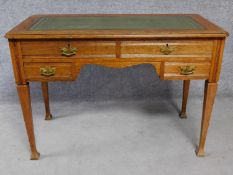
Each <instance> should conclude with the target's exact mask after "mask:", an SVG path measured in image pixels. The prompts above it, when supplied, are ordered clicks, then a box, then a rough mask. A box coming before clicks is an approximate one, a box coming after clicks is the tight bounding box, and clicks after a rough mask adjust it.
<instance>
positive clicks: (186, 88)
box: [180, 80, 190, 118]
mask: <svg viewBox="0 0 233 175" xmlns="http://www.w3.org/2000/svg"><path fill="white" fill-rule="evenodd" d="M189 86H190V80H184V81H183V99H182V107H181V111H180V118H187V114H186V106H187V101H188V95H189Z"/></svg>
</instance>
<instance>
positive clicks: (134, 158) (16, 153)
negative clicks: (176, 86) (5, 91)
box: [0, 98, 233, 175]
mask: <svg viewBox="0 0 233 175" xmlns="http://www.w3.org/2000/svg"><path fill="white" fill-rule="evenodd" d="M180 103H181V102H180V99H173V100H158V99H157V100H156V99H155V100H143V101H123V100H122V101H110V102H76V101H72V102H68V101H67V102H66V101H65V102H64V101H63V102H58V101H56V102H53V103H52V106H51V108H52V111H53V115H54V120H52V121H45V120H43V118H44V110H43V104H42V103H40V102H36V103H33V114H34V123H35V133H36V138H37V146H38V150H39V151H40V153H41V158H40V160H39V161H30V160H29V151H28V142H27V137H26V135H25V129H24V123H23V120H22V115H21V111H20V107H19V105H18V103H17V102H15V103H7V102H5V103H3V102H1V103H0V111H1V113H0V140H1V142H0V174H1V175H8V174H12V175H15V174H17V175H21V174H22V175H37V174H40V175H47V174H48V175H53V174H56V175H60V174H61V175H65V174H76V175H77V174H79V175H144V174H146V175H152V174H153V175H155V174H156V175H162V174H172V175H176V174H177V175H187V174H188V175H193V174H198V175H202V174H203V175H208V174H210V175H228V174H229V175H230V174H232V171H233V139H232V137H233V99H232V98H218V99H217V101H216V103H215V108H214V112H213V118H212V122H211V127H210V129H209V134H208V139H207V145H206V157H204V158H197V157H196V156H195V153H194V149H195V147H196V145H197V143H198V139H199V131H200V121H201V120H200V119H201V108H202V101H201V99H195V98H191V99H190V101H189V108H188V115H189V116H188V119H179V117H178V115H177V112H178V110H179V106H180Z"/></svg>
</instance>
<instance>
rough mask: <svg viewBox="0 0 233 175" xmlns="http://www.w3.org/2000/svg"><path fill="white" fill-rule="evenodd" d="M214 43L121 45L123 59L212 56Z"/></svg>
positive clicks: (164, 42)
mask: <svg viewBox="0 0 233 175" xmlns="http://www.w3.org/2000/svg"><path fill="white" fill-rule="evenodd" d="M212 47H213V42H212V41H199V40H198V41H191V40H190V41H189V40H176V41H125V42H122V44H121V57H122V58H137V57H138V58H143V57H166V56H168V57H169V56H170V55H173V56H179V55H181V56H184V55H186V56H188V55H203V56H204V55H205V56H211V54H212Z"/></svg>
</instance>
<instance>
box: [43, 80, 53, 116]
mask: <svg viewBox="0 0 233 175" xmlns="http://www.w3.org/2000/svg"><path fill="white" fill-rule="evenodd" d="M41 88H42V94H43V98H44V105H45V113H46V114H45V120H52V114H51V113H50V107H49V89H48V83H47V82H42V83H41Z"/></svg>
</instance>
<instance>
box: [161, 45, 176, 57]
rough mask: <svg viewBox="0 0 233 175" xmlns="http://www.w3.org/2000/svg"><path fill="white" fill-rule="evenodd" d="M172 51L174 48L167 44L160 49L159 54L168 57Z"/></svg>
mask: <svg viewBox="0 0 233 175" xmlns="http://www.w3.org/2000/svg"><path fill="white" fill-rule="evenodd" d="M173 51H174V47H171V46H169V45H168V44H166V45H165V46H161V47H160V52H161V53H163V54H164V55H169V54H170V53H172V52H173Z"/></svg>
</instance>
